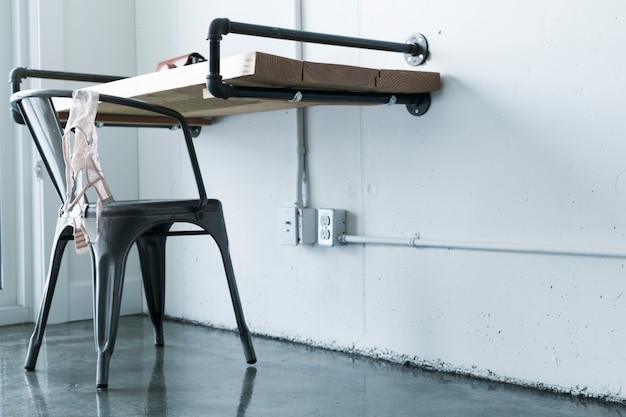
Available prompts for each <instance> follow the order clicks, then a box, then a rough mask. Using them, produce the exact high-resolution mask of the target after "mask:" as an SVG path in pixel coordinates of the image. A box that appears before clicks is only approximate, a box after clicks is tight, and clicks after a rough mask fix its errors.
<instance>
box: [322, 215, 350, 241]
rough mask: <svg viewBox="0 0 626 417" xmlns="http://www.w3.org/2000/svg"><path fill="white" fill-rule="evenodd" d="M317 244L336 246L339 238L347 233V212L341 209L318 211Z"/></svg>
mask: <svg viewBox="0 0 626 417" xmlns="http://www.w3.org/2000/svg"><path fill="white" fill-rule="evenodd" d="M317 231H318V233H317V244H318V245H320V246H335V245H338V244H340V242H339V236H341V235H342V234H344V233H345V231H346V211H345V210H341V209H319V210H318V211H317Z"/></svg>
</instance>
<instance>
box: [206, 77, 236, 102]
mask: <svg viewBox="0 0 626 417" xmlns="http://www.w3.org/2000/svg"><path fill="white" fill-rule="evenodd" d="M206 80H207V82H206V84H207V88H208V89H209V92H210V93H211V94H212V95H213V97H217V98H223V99H224V100H226V99H229V98H231V97H232V96H233V91H234V89H233V86H232V85H230V84H227V83H225V82H222V76H221V75H219V73H218V74H213V73H209V75H207V77H206Z"/></svg>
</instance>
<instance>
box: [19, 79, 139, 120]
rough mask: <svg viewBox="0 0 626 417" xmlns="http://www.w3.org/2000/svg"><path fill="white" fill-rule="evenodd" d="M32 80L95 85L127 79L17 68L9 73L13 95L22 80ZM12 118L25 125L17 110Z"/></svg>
mask: <svg viewBox="0 0 626 417" xmlns="http://www.w3.org/2000/svg"><path fill="white" fill-rule="evenodd" d="M28 77H31V78H45V79H49V80H65V81H82V82H94V83H106V82H110V81H117V80H121V79H124V78H127V77H121V76H116V75H100V74H85V73H80V72H66V71H48V70H37V69H30V68H26V67H16V68H13V69H12V70H11V72H10V73H9V83H11V94H14V93H17V92H18V91H20V89H21V84H22V80H24V79H26V78H28ZM11 117H12V118H13V120H14V121H15V123H17V124H20V125H23V124H24V119H23V118H22V114H21V113H20V111H19V110H18V109H16V108H11Z"/></svg>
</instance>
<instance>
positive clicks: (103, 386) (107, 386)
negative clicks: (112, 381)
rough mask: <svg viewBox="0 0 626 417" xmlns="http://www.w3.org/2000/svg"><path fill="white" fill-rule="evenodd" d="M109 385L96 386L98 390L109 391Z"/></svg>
mask: <svg viewBox="0 0 626 417" xmlns="http://www.w3.org/2000/svg"><path fill="white" fill-rule="evenodd" d="M108 388H109V384H96V389H108Z"/></svg>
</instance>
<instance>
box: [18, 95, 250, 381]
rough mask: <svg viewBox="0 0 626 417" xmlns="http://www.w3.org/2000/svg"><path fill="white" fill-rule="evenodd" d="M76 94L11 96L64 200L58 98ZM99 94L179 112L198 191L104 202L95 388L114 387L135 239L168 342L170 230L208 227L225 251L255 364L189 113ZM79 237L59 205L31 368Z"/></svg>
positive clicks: (95, 249)
mask: <svg viewBox="0 0 626 417" xmlns="http://www.w3.org/2000/svg"><path fill="white" fill-rule="evenodd" d="M71 96H72V91H70V90H23V91H19V92H16V93H14V94H13V95H12V96H11V106H12V109H13V110H17V111H19V113H20V114H21V115H22V118H23V120H24V121H25V123H26V125H27V127H28V129H29V131H30V133H31V136H32V137H33V140H34V142H35V145H36V147H37V149H38V151H39V153H40V155H41V157H42V159H43V162H44V164H45V166H46V169H47V170H48V173H49V174H50V178H51V179H52V182H53V184H54V186H55V188H56V191H57V192H58V194H59V197H60V199H61V201H63V200H64V198H65V195H66V189H67V184H66V183H65V182H66V179H65V162H64V161H63V158H62V152H60V150H61V138H62V132H63V131H62V129H61V125H60V123H59V120H58V117H57V114H56V111H55V109H54V104H53V102H52V98H56V97H65V98H69V97H71ZM100 101H101V102H106V103H111V104H115V105H120V106H126V107H132V108H135V109H139V110H143V111H148V112H152V113H157V114H160V115H162V116H167V117H169V118H171V119H173V121H175V122H176V124H178V125H179V126H180V128H181V129H182V132H183V135H184V139H185V145H186V147H187V151H188V154H189V158H190V162H191V166H192V169H193V174H194V178H195V182H196V185H197V189H198V196H199V198H198V199H190V200H130V201H114V202H112V203H109V204H107V205H105V206H104V207H103V211H102V214H101V220H100V221H101V234H100V237H99V239H98V240H97V242H95V243H93V244H92V245H90V247H89V248H90V254H91V261H92V273H93V314H94V339H95V345H96V352H97V365H96V387H97V388H107V387H108V380H109V362H110V359H111V355H112V354H113V350H114V346H115V340H116V335H117V327H118V322H119V314H120V304H121V297H122V289H123V275H124V270H125V266H126V260H127V257H128V253H129V251H130V249H131V248H132V246H133V245H136V247H137V249H138V254H139V260H140V266H141V273H142V280H143V285H144V290H145V296H146V302H147V307H148V312H149V314H150V318H151V320H152V324H153V327H154V342H155V345H157V346H162V345H163V344H164V338H163V318H164V311H165V244H166V239H167V237H169V236H174V235H176V236H178V235H197V234H208V235H211V236H212V237H213V239H214V240H215V242H216V244H217V246H218V248H219V251H220V253H221V256H222V262H223V265H224V270H225V274H226V279H227V282H228V287H229V292H230V297H231V301H232V304H233V309H234V312H235V318H236V322H237V327H238V331H239V336H240V339H241V343H242V347H243V350H244V355H245V358H246V361H247V362H248V363H250V364H252V363H255V362H256V355H255V352H254V347H253V344H252V338H251V334H250V331H249V329H248V327H247V325H246V322H245V318H244V314H243V308H242V306H241V300H240V297H239V291H238V289H237V283H236V281H235V274H234V270H233V266H232V261H231V258H230V252H229V245H228V237H227V233H226V226H225V222H224V216H223V212H222V205H221V203H220V201H219V200H215V199H209V198H208V197H207V195H206V191H205V188H204V182H203V180H202V175H201V173H200V167H199V164H198V160H197V156H196V152H195V148H194V145H193V141H192V133H191V131H190V128H189V125H188V123H187V121H186V119H185V117H184V116H182V115H181V114H180V113H178V112H176V111H174V110H172V109H169V108H166V107H163V106H158V105H153V104H149V103H146V102H143V101H140V100H136V99H128V98H122V97H116V96H110V95H104V94H102V95H100ZM85 221H86V223H87V227H88V228H89V227H91V228H93V227H95V222H96V208H95V204H90V205H89V206H88V207H87V209H86V211H85ZM175 223H188V224H194V225H196V226H198V227H199V228H200V230H193V231H171V230H170V228H171V226H172V225H173V224H175ZM72 239H73V221H72V219H71V218H70V217H69V216H68V214H67V213H63V211H62V210H60V212H59V217H58V220H57V225H56V231H55V234H54V241H53V245H52V251H51V255H50V265H49V271H48V275H47V278H46V284H45V287H44V291H43V295H42V300H41V307H40V310H39V315H38V317H37V320H36V323H35V328H34V331H33V335H32V337H31V339H30V343H29V347H28V353H27V356H26V361H25V364H24V367H25V368H26V369H27V370H34V369H35V364H36V361H37V357H38V354H39V350H40V348H41V344H42V341H43V336H44V331H45V327H46V323H47V320H48V314H49V311H50V306H51V303H52V298H53V295H54V289H55V286H56V282H57V278H58V274H59V268H60V265H61V260H62V257H63V253H64V250H65V247H66V245H67V242H68V241H70V240H72Z"/></svg>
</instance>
